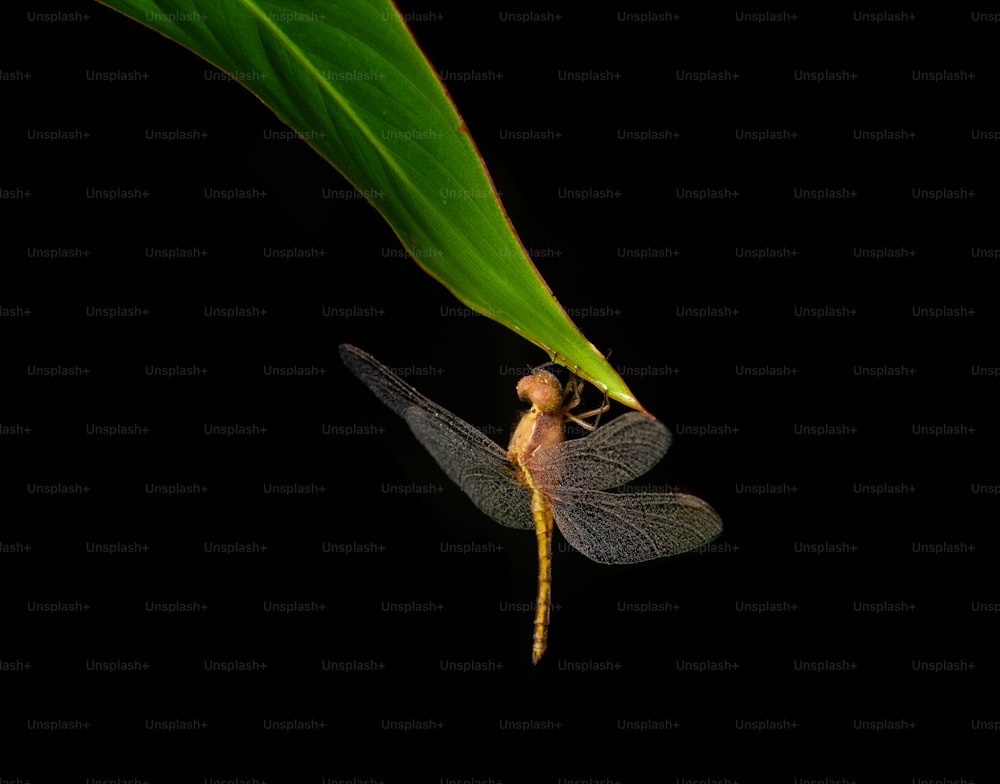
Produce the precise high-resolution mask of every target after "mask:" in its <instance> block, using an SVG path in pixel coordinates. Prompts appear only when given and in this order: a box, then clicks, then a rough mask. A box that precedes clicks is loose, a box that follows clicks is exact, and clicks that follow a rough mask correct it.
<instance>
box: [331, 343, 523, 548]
mask: <svg viewBox="0 0 1000 784" xmlns="http://www.w3.org/2000/svg"><path fill="white" fill-rule="evenodd" d="M340 357H341V359H342V360H343V361H344V364H345V365H347V368H348V370H350V371H351V372H352V373H353V374H354V375H355V376H357V378H358V379H360V380H361V381H362V382H363V383H364V384H365V386H367V387H368V388H369V389H370V390H371V391H372V392H373V393H374V394H375V396H376V397H377V398H378V399H379V400H381V401H382V402H383V403H385V404H386V405H387V406H388V407H389V408H391V409H392V410H393V411H395V412H396V413H397V414H398V415H399V416H401V417H402V418H403V419H404V420H405V421H406V423H407V424H408V425H409V426H410V430H411V431H412V432H413V434H414V435H415V436H416V437H417V440H418V441H419V442H420V443H421V444H423V446H424V448H425V449H427V451H428V452H430V453H431V456H432V457H433V458H434V459H435V460H436V461H437V463H438V465H439V466H441V469H442V470H443V471H444V472H445V473H446V474H447V475H448V478H449V479H451V480H452V481H453V482H455V484H457V485H458V486H459V487H460V488H461V489H462V491H463V492H464V493H465V494H466V495H468V496H469V498H470V499H472V502H473V503H474V504H475V505H476V506H478V507H479V509H480V510H481V511H482V512H484V513H485V514H487V515H489V516H490V517H491V518H492V519H493V520H495V521H496V522H498V523H500V525H505V526H507V527H509V528H529V529H530V528H534V522H533V521H532V519H531V505H530V504H531V494H530V491H529V490H528V488H526V487H524V486H523V485H521V484H520V483H518V482H517V481H515V479H514V475H513V469H512V468H511V466H510V464H509V463H508V462H507V453H506V451H505V450H503V449H501V448H500V446H499V445H497V444H496V443H495V442H494V441H492V440H491V439H490V438H489V437H487V436H486V435H485V434H484V433H483V432H482V431H480V430H477V429H476V428H475V427H473V426H472V425H470V424H469V423H468V422H466V421H464V420H463V419H460V418H459V417H457V416H455V415H454V414H452V413H451V412H450V411H448V410H447V409H445V408H442V407H441V406H439V405H438V404H437V403H435V402H433V401H432V400H430V399H429V398H427V397H425V396H424V395H422V394H420V393H419V392H418V391H417V390H416V389H414V388H413V387H412V386H410V385H409V384H407V383H406V382H405V381H403V379H401V378H400V377H399V376H397V375H396V374H395V373H393V372H392V371H391V370H389V368H387V367H386V366H385V365H383V364H382V363H381V362H379V361H378V360H377V359H375V358H374V357H373V356H371V355H370V354H367V353H365V352H364V351H362V350H361V349H359V348H356V347H355V346H350V345H347V344H343V345H341V346H340Z"/></svg>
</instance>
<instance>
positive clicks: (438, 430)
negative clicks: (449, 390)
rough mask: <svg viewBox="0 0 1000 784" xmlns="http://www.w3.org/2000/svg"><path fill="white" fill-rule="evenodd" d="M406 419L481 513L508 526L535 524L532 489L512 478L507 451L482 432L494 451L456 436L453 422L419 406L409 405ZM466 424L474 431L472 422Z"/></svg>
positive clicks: (530, 525) (426, 447)
mask: <svg viewBox="0 0 1000 784" xmlns="http://www.w3.org/2000/svg"><path fill="white" fill-rule="evenodd" d="M405 419H406V423H407V424H408V425H409V426H410V430H412V431H413V435H415V436H416V437H417V440H418V441H419V442H420V443H421V444H423V445H424V448H425V449H427V451H428V452H430V453H431V455H432V456H433V457H434V459H435V460H437V463H438V465H439V466H441V468H442V470H443V471H444V472H445V473H446V474H447V475H448V478H449V479H451V480H452V481H453V482H454V483H455V484H457V485H458V486H459V487H460V488H462V491H463V492H464V493H465V494H466V495H467V496H469V498H470V499H472V502H473V503H474V504H475V505H476V506H478V507H479V509H480V511H481V512H483V513H485V514H487V515H489V516H490V517H491V518H492V519H493V520H495V521H496V522H498V523H500V525H505V526H507V527H508V528H527V529H533V528H534V527H535V523H534V521H533V520H532V518H531V490H529V489H528V488H527V487H525V486H524V485H522V484H521V483H519V482H517V481H516V480H515V479H514V472H513V469H512V468H511V466H510V464H509V463H508V462H507V454H506V452H503V451H502V450H500V447H498V446H496V444H494V443H493V442H492V441H490V440H489V439H488V438H486V436H484V435H482V434H480V435H481V436H482V438H483V439H485V440H486V441H489V443H490V444H492V445H493V446H494V447H496V449H497V451H494V450H493V449H489V448H487V447H484V445H483V444H482V443H481V442H477V441H472V440H470V439H466V438H465V437H464V434H463V435H462V436H461V437H459V436H458V435H457V434H456V432H455V431H454V429H453V425H454V422H452V421H446V420H442V419H440V418H438V417H436V416H434V415H433V413H432V412H429V411H425V410H423V409H421V408H416V407H414V408H410V409H409V410H408V411H407V412H406V417H405ZM452 419H457V417H452ZM458 421H459V422H461V421H462V420H458ZM462 424H466V423H464V422H463V423H462ZM466 426H467V427H469V428H470V429H472V430H475V428H473V427H472V425H466ZM476 432H477V433H478V432H479V431H478V430H477V431H476Z"/></svg>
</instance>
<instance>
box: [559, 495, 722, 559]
mask: <svg viewBox="0 0 1000 784" xmlns="http://www.w3.org/2000/svg"><path fill="white" fill-rule="evenodd" d="M545 496H546V498H547V499H548V501H549V503H550V505H551V506H552V514H553V516H554V517H555V520H556V524H557V525H558V526H559V530H560V531H562V534H563V536H565V537H566V541H568V542H569V543H570V544H571V545H573V547H575V548H576V549H577V550H579V551H580V552H581V553H583V554H584V555H586V556H587V557H588V558H590V559H591V560H593V561H597V562H598V563H604V564H630V563H641V562H642V561H649V560H651V559H653V558H662V557H664V556H667V555H677V554H678V553H683V552H686V551H688V550H693V549H694V548H696V547H700V546H702V545H704V544H708V543H709V542H711V541H712V540H713V539H715V537H717V536H718V535H719V534H720V533H721V532H722V520H721V519H720V518H719V515H718V514H716V512H715V510H714V509H712V507H710V506H709V505H708V504H707V503H705V502H704V501H702V500H701V499H700V498H696V497H695V496H693V495H685V494H683V493H603V492H600V491H598V490H584V489H581V488H576V487H573V488H562V487H560V488H556V489H551V490H549V491H546V492H545Z"/></svg>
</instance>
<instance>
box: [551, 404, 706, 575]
mask: <svg viewBox="0 0 1000 784" xmlns="http://www.w3.org/2000/svg"><path fill="white" fill-rule="evenodd" d="M640 416H644V415H641V414H640ZM540 489H541V491H542V494H543V495H544V496H545V498H546V500H547V501H548V502H549V505H550V506H551V508H552V515H553V517H554V518H555V521H556V524H557V525H558V526H559V530H560V531H561V532H562V535H563V536H564V537H566V541H567V542H569V543H570V544H571V545H572V546H573V547H574V548H575V549H577V550H579V551H580V552H581V553H583V554H584V555H586V556H587V557H588V558H590V559H591V560H593V561H597V562H598V563H603V564H631V563H641V562H642V561H649V560H651V559H653V558H662V557H664V556H668V555H677V554H678V553H683V552H687V551H688V550H693V549H695V548H696V547H701V546H702V545H705V544H708V543H709V542H711V541H712V540H713V539H715V538H716V537H717V536H718V535H719V534H720V533H722V520H721V519H720V518H719V515H718V514H716V512H715V510H714V509H712V507H711V506H709V505H708V504H707V503H705V502H704V501H702V500H701V499H700V498H696V497H695V496H693V495H686V494H684V493H605V492H602V491H600V490H589V489H586V488H580V487H566V486H563V485H559V486H558V487H554V488H553V487H544V488H540Z"/></svg>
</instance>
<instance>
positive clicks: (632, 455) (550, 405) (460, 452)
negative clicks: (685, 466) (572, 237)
mask: <svg viewBox="0 0 1000 784" xmlns="http://www.w3.org/2000/svg"><path fill="white" fill-rule="evenodd" d="M340 356H341V359H342V360H343V362H344V364H345V365H346V366H347V368H348V369H349V370H350V371H351V373H353V374H354V375H355V376H356V377H357V378H358V379H359V380H360V381H361V382H362V383H364V385H365V386H367V387H368V388H369V389H370V390H371V391H372V392H373V393H374V394H375V396H376V397H377V398H378V399H379V400H381V401H382V402H383V403H384V404H385V405H386V406H388V407H389V408H390V409H392V410H393V411H394V412H396V414H398V415H399V416H400V417H402V418H403V420H404V421H405V422H406V424H407V425H409V428H410V430H411V431H412V432H413V435H414V436H416V438H417V440H418V441H419V442H420V443H421V444H422V445H423V446H424V448H425V449H426V450H427V451H428V452H430V454H431V456H432V457H433V458H434V459H435V460H436V461H437V463H438V465H439V466H440V467H441V469H442V470H443V471H444V472H445V474H447V475H448V478H449V479H451V480H452V481H453V482H455V484H457V485H458V486H459V488H461V490H462V491H463V492H464V493H465V494H466V495H467V496H468V497H469V499H470V500H471V501H472V502H473V503H474V504H475V505H476V506H477V507H478V508H479V510H480V511H481V512H483V513H484V514H486V515H487V516H488V517H490V518H492V519H493V520H494V521H496V522H497V523H499V524H500V525H503V526H506V527H508V528H517V529H524V530H532V529H533V530H534V531H535V536H536V539H537V545H538V585H537V595H536V597H537V598H536V601H535V618H534V628H533V635H532V653H531V659H532V663H534V664H537V663H538V662H539V660H540V659H541V657H542V655H543V654H544V653H545V649H546V647H547V645H548V629H549V621H550V612H551V594H552V535H553V523H555V526H558V528H559V531H560V532H561V533H562V535H563V537H564V538H565V539H566V541H567V542H568V543H569V544H570V545H571V546H572V547H573V548H574V549H576V550H578V551H579V552H581V553H583V554H584V555H586V556H587V557H588V558H590V559H591V560H593V561H596V562H597V563H602V564H634V563H641V562H643V561H649V560H652V559H654V558H662V557H665V556H669V555H677V554H678V553H683V552H687V551H689V550H693V549H695V548H698V547H701V546H703V545H706V544H708V543H709V542H711V541H712V540H713V539H715V538H716V537H717V536H719V534H720V533H722V520H721V519H720V517H719V515H718V514H717V513H716V512H715V510H714V509H712V507H711V506H709V505H708V504H707V503H706V502H705V501H703V500H702V499H700V498H697V497H696V496H693V495H688V494H685V493H647V492H628V490H627V489H626V490H624V491H621V492H608V491H609V490H612V489H614V488H620V487H621V486H622V485H625V484H627V483H628V482H631V481H633V480H634V479H636V478H637V477H640V476H642V475H643V474H645V473H646V472H648V471H649V470H650V469H651V468H652V467H653V466H654V465H656V463H658V462H659V461H660V459H661V458H662V457H663V455H664V454H665V453H666V451H667V449H668V448H669V447H670V442H671V433H670V430H669V429H668V428H667V427H666V425H664V424H663V423H662V422H660V421H659V420H658V419H655V418H654V417H652V416H650V415H649V414H647V413H641V412H638V411H632V412H629V413H627V414H622V415H621V416H619V417H617V418H615V419H613V420H611V421H610V422H608V423H607V424H604V425H601V426H599V427H596V426H594V425H593V424H591V423H589V422H587V421H586V420H587V419H588V418H591V417H594V416H599V415H600V414H601V413H604V412H605V411H606V410H607V409H608V407H609V406H608V404H607V402H605V404H604V406H602V407H601V408H600V409H595V410H594V411H589V412H585V413H582V414H574V413H573V409H575V408H576V407H577V406H578V405H580V402H581V395H580V390H581V389H582V386H583V382H582V381H580V380H579V379H578V378H576V377H575V376H571V378H570V379H569V381H567V383H566V384H565V385H563V384H562V383H561V382H560V381H559V380H558V378H556V376H555V375H554V374H553V373H551V372H549V371H548V370H545V369H544V368H536V369H535V370H534V371H533V372H532V373H530V374H529V375H526V376H525V377H523V378H521V379H520V380H519V381H518V384H517V388H516V391H517V394H518V396H519V397H520V398H521V399H522V400H524V401H525V402H530V403H531V408H530V409H529V410H528V411H527V412H524V413H523V414H522V415H521V418H520V420H519V421H518V424H517V426H516V427H515V429H514V433H513V435H512V437H511V441H510V445H509V446H508V448H507V449H503V448H502V447H501V446H500V445H499V444H497V443H496V442H494V441H493V440H492V439H490V438H489V437H488V436H487V435H486V434H485V433H483V432H482V431H480V430H479V429H477V428H476V427H473V426H472V425H470V424H469V423H468V422H465V421H464V420H462V419H461V418H459V417H457V416H455V415H454V414H453V413H451V412H450V411H448V410H447V409H445V408H443V407H442V406H439V405H438V404H437V403H434V402H433V401H431V400H430V399H428V398H427V397H425V396H424V395H422V394H421V393H420V392H418V391H417V390H416V389H414V388H413V387H412V386H410V385H409V384H408V383H406V382H405V381H403V379H401V378H400V377H399V376H397V375H396V374H395V373H393V372H392V371H391V370H390V369H389V368H387V367H386V366H385V365H383V364H382V363H380V362H379V361H378V360H376V359H375V358H374V357H373V356H371V355H370V354H368V353H366V352H364V351H362V350H361V349H359V348H356V347H355V346H352V345H349V344H346V343H345V344H343V345H341V346H340ZM569 422H575V423H577V424H580V425H582V426H583V427H584V429H585V430H588V431H589V432H588V434H587V435H585V436H583V437H580V438H572V439H569V440H566V438H565V430H566V424H567V423H569Z"/></svg>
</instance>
